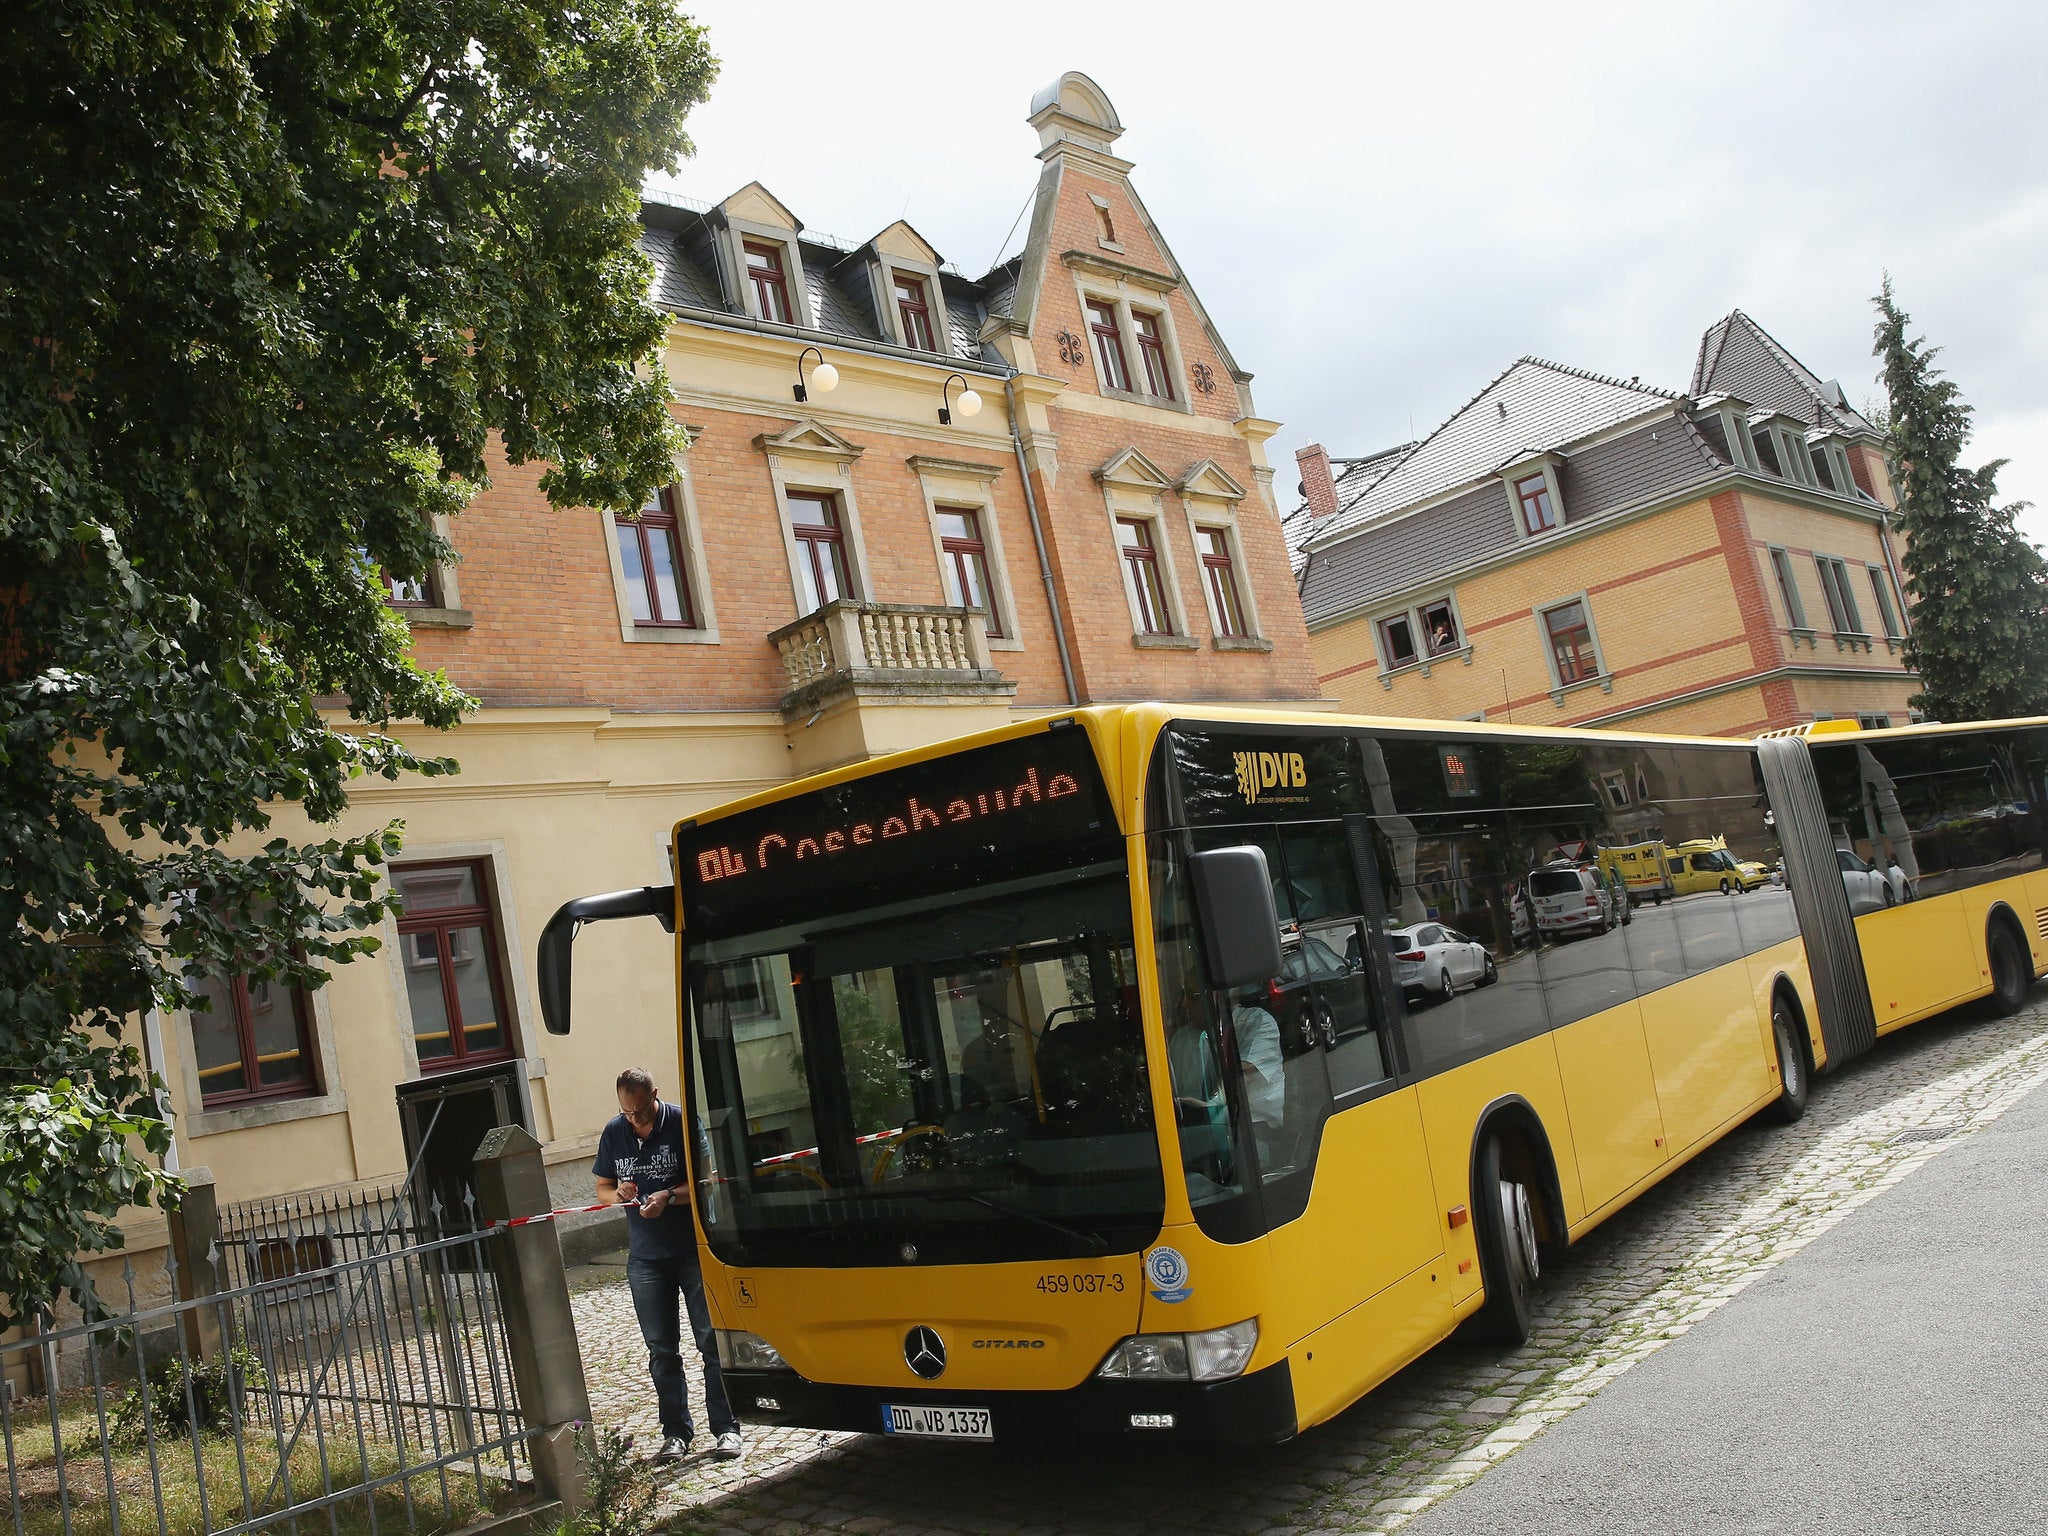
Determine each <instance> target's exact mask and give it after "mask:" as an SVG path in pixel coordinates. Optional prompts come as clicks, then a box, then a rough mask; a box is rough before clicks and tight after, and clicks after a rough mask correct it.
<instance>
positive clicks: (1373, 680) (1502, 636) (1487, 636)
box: [1309, 489, 1918, 735]
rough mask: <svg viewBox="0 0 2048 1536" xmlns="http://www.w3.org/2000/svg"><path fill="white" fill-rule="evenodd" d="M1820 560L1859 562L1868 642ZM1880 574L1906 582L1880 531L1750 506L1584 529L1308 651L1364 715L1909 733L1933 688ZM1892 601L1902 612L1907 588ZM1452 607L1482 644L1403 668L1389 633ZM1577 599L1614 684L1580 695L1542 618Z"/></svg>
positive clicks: (1331, 628) (1357, 619) (1399, 600)
mask: <svg viewBox="0 0 2048 1536" xmlns="http://www.w3.org/2000/svg"><path fill="white" fill-rule="evenodd" d="M1774 545H1775V546H1778V547H1780V548H1783V549H1785V550H1786V552H1787V555H1788V564H1789V566H1790V568H1791V571H1792V573H1793V577H1794V581H1795V587H1796V591H1797V593H1798V595H1799V599H1800V601H1801V603H1802V606H1803V613H1802V615H1801V617H1803V619H1804V621H1805V623H1804V625H1803V626H1795V625H1794V624H1793V622H1792V615H1791V614H1790V613H1789V611H1788V609H1787V607H1786V604H1785V601H1784V599H1783V597H1782V595H1781V594H1780V591H1779V588H1778V581H1777V574H1776V569H1775V567H1774V566H1773V564H1772V561H1771V558H1770V553H1769V551H1770V548H1771V547H1772V546H1774ZM1816 554H1820V555H1824V556H1832V557H1835V558H1839V559H1841V560H1842V561H1843V562H1844V563H1845V565H1846V567H1847V569H1848V570H1849V572H1850V574H1851V577H1852V580H1853V581H1854V582H1855V583H1856V587H1855V592H1856V597H1857V600H1858V617H1859V618H1860V620H1861V621H1862V624H1863V628H1864V630H1865V631H1867V635H1866V636H1865V637H1863V638H1845V637H1842V636H1838V635H1837V634H1836V633H1835V631H1834V628H1833V625H1832V623H1831V622H1830V619H1829V609H1828V606H1827V601H1826V598H1825V596H1824V594H1823V592H1822V588H1821V578H1820V576H1819V573H1818V571H1817V569H1816V567H1815V564H1814V556H1815V555H1816ZM1894 557H1895V556H1894ZM1872 567H1875V568H1876V569H1877V570H1879V571H1880V572H1884V573H1887V580H1888V581H1889V579H1890V578H1889V574H1888V573H1889V572H1890V570H1891V569H1892V567H1891V566H1890V565H1889V564H1888V556H1887V552H1886V550H1885V547H1884V544H1883V542H1882V540H1881V537H1880V531H1879V524H1878V523H1877V521H1876V520H1875V519H1874V518H1871V517H1867V516H1857V515H1849V514H1846V513H1841V512H1832V511H1827V510H1823V509H1822V508H1819V507H1816V506H1811V505H1807V504H1803V503H1799V502H1793V501H1789V500H1778V499H1776V498H1773V497H1770V496H1768V495H1764V494H1760V493H1758V492H1755V491H1752V490H1748V489H1744V490H1741V491H1739V492H1723V493H1721V494H1719V495H1701V496H1700V497H1698V498H1696V499H1694V500H1690V501H1686V502H1682V503H1680V504H1678V505H1674V506H1668V507H1664V508H1660V509H1656V510H1652V511H1648V512H1645V513H1641V514H1636V515H1626V516H1622V517H1618V518H1615V519H1612V520H1610V521H1605V522H1602V523H1600V524H1597V525H1593V526H1585V527H1581V526H1574V525H1569V524H1568V525H1567V526H1566V528H1565V529H1564V531H1563V534H1562V536H1556V537H1553V538H1545V539H1541V540H1532V541H1530V542H1528V543H1526V544H1524V545H1523V546H1521V547H1520V548H1518V549H1517V550H1516V551H1514V552H1513V553H1512V554H1511V555H1508V556H1505V557H1502V558H1501V559H1499V560H1497V561H1494V562H1490V563H1488V564H1487V565H1484V566H1482V567H1480V568H1478V569H1475V570H1474V571H1473V572H1472V573H1471V574H1469V575H1466V576H1462V577H1457V576H1454V577H1453V578H1451V579H1449V580H1445V581H1442V582H1439V583H1437V584H1435V585H1432V586H1425V587H1418V588H1415V589H1414V590H1413V591H1411V592H1408V593H1404V594H1400V595H1397V596H1393V597H1390V598H1388V599H1387V600H1386V601H1385V602H1383V603H1380V604H1376V605H1374V606H1372V607H1371V608H1368V609H1366V610H1365V611H1363V612H1359V613H1355V614H1350V615H1346V616H1345V617H1343V618H1341V619H1338V620H1336V621H1334V622H1330V623H1326V624H1323V625H1321V626H1319V627H1317V628H1314V629H1312V630H1311V631H1310V637H1309V643H1310V647H1311V649H1312V651H1313V652H1314V655H1315V659H1316V672H1317V676H1318V677H1319V678H1320V679H1321V681H1322V684H1323V688H1324V691H1325V692H1326V693H1328V694H1329V695H1330V696H1331V697H1332V698H1333V699H1335V700H1336V701H1337V704H1338V707H1339V708H1341V709H1344V710H1346V711H1357V712H1359V713H1370V714H1390V715H1400V716H1409V717H1418V718H1433V719H1466V718H1484V719H1486V720H1490V721H1495V722H1501V723H1513V724H1518V725H1591V726H1603V725H1616V726H1619V725H1623V724H1626V725H1627V726H1628V727H1629V728H1633V729H1644V730H1655V731H1682V732H1686V733H1690V734H1700V735H1751V734H1754V733H1755V732H1757V731H1760V730H1765V729H1770V728H1775V727H1777V726H1781V725H1791V724H1797V723H1800V722H1802V721H1806V720H1812V719H1816V718H1829V717H1839V718H1854V717H1856V716H1859V715H1863V716H1869V715H1880V716H1885V717H1888V719H1889V720H1890V721H1891V722H1892V723H1894V724H1904V723H1905V722H1906V720H1907V718H1908V705H1907V700H1908V698H1909V697H1910V696H1911V695H1912V694H1913V693H1914V692H1915V691H1917V686H1918V684H1917V681H1916V680H1915V679H1914V678H1913V677H1912V675H1911V674H1909V673H1907V672H1906V670H1905V668H1904V666H1903V664H1902V662H1901V660H1900V647H1899V644H1898V642H1897V641H1896V640H1894V639H1891V638H1889V637H1887V636H1886V634H1885V633H1884V630H1885V626H1884V624H1883V622H1882V620H1881V617H1880V613H1879V610H1878V605H1877V602H1876V599H1875V597H1874V595H1873V594H1872V592H1871V590H1870V588H1869V585H1868V571H1869V570H1870V568H1872ZM1888 591H1889V592H1890V593H1891V594H1892V603H1893V611H1894V613H1897V612H1898V609H1899V604H1898V597H1897V587H1896V584H1895V583H1893V584H1891V585H1890V586H1889V587H1888ZM1445 597H1448V598H1450V599H1451V600H1452V601H1453V603H1454V604H1455V609H1456V612H1457V615H1458V619H1459V624H1460V629H1461V634H1462V637H1463V639H1464V640H1465V642H1466V644H1465V645H1464V646H1463V647H1462V648H1461V649H1460V650H1458V651H1454V652H1451V653H1449V654H1447V655H1445V656H1443V657H1440V658H1435V659H1427V660H1424V661H1423V662H1421V663H1420V664H1418V665H1414V666H1408V667H1403V668H1399V669H1394V670H1388V669H1386V668H1385V666H1384V664H1383V661H1382V657H1381V651H1380V646H1381V640H1380V635H1379V628H1378V626H1379V620H1380V619H1381V618H1382V617H1384V616H1386V615H1387V614H1390V613H1398V612H1402V611H1409V612H1413V611H1415V610H1417V609H1419V608H1420V607H1421V605H1423V604H1425V603H1428V602H1431V601H1433V600H1436V599H1439V598H1445ZM1573 599H1582V600H1583V601H1584V603H1585V605H1586V609H1587V611H1588V613H1589V615H1590V622H1591V627H1592V630H1593V635H1594V641H1595V646H1596V649H1597V652H1598V656H1599V660H1600V673H1599V675H1598V676H1597V677H1596V678H1595V679H1593V680H1590V681H1581V682H1577V683H1575V684H1566V683H1564V682H1562V680H1561V679H1560V677H1559V674H1558V673H1557V671H1556V670H1555V667H1554V664H1553V661H1552V658H1551V655H1550V650H1549V646H1548V643H1547V639H1546V635H1545V632H1544V628H1543V624H1542V619H1541V615H1542V614H1543V613H1544V612H1545V611H1546V610H1549V609H1553V608H1555V607H1557V606H1559V605H1561V604H1564V603H1568V602H1570V601H1572V600H1573ZM1814 626H1818V628H1817V629H1816V628H1815V627H1814Z"/></svg>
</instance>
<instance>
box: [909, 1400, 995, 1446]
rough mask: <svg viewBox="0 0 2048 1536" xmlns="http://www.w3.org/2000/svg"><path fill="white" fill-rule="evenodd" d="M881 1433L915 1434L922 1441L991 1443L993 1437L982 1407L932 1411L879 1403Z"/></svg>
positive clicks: (922, 1405) (922, 1407) (926, 1406)
mask: <svg viewBox="0 0 2048 1536" xmlns="http://www.w3.org/2000/svg"><path fill="white" fill-rule="evenodd" d="M882 1433H883V1434H885V1435H916V1436H919V1437H920V1438H923V1439H926V1440H993V1439H995V1437H996V1434H995V1428H994V1426H993V1425H991V1424H990V1423H989V1413H988V1410H987V1409H986V1408H934V1407H930V1406H928V1405H925V1404H918V1405H916V1406H912V1407H901V1406H898V1405H897V1404H894V1403H884V1404H882Z"/></svg>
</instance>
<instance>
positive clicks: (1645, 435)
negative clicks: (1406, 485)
mask: <svg viewBox="0 0 2048 1536" xmlns="http://www.w3.org/2000/svg"><path fill="white" fill-rule="evenodd" d="M1562 458H1563V463H1562V465H1561V467H1560V468H1559V470H1558V493H1559V495H1560V497H1561V498H1562V500H1563V502H1564V519H1565V522H1566V524H1567V525H1571V524H1576V523H1582V522H1587V521H1590V520H1592V519H1594V518H1598V517H1602V516H1605V515H1607V514H1608V513H1611V512H1617V511H1620V510H1622V509H1623V508H1626V507H1631V506H1639V505H1641V504H1642V503H1644V502H1647V501H1652V500H1655V499H1656V498H1658V497H1659V496H1663V495H1667V494H1669V493H1672V492H1675V491H1680V490H1683V489H1684V488H1685V487H1686V486H1687V485H1689V484H1692V483H1694V482H1697V481H1703V480H1706V479H1708V478H1710V477H1712V476H1713V475H1715V474H1718V473H1720V472H1722V471H1725V470H1726V469H1727V468H1728V467H1729V466H1728V464H1727V461H1726V460H1725V459H1724V458H1722V457H1721V456H1719V455H1717V454H1716V453H1714V452H1713V450H1712V449H1711V448H1710V447H1709V446H1708V444H1707V442H1706V440H1705V439H1704V438H1703V437H1701V436H1700V434H1699V432H1698V431H1697V430H1695V428H1694V427H1693V424H1692V423H1691V422H1690V421H1688V420H1686V419H1685V418H1684V417H1683V416H1680V415H1677V414H1675V413H1674V414H1670V415H1665V416H1661V417H1657V418H1654V419H1651V420H1649V421H1646V422H1645V423H1644V424H1643V425H1641V426H1639V427H1637V428H1636V429H1635V430H1634V431H1631V432H1624V433H1622V434H1621V435H1619V436H1616V437H1611V438H1606V439H1604V440H1603V441H1601V442H1597V443H1594V444H1593V445H1591V446H1590V447H1587V448H1584V449H1581V450H1579V451H1577V452H1575V453H1569V454H1565V455H1563V456H1562ZM1515 544H1516V536H1515V521H1514V514H1513V512H1512V510H1511V509H1510V507H1509V505H1508V492H1507V487H1506V485H1504V484H1503V483H1502V482H1501V481H1500V480H1498V479H1492V478H1489V479H1487V480H1485V481H1483V482H1481V483H1480V484H1478V485H1476V486H1474V487H1473V488H1472V489H1471V490H1468V491H1466V492H1465V493H1464V494H1462V495H1459V496H1454V497H1452V498H1451V499H1450V500H1448V501H1445V502H1440V503H1438V504H1437V505H1435V506H1433V507H1430V508H1429V509H1428V510H1427V511H1425V512H1421V513H1418V514H1416V515H1415V516H1413V517H1397V518H1390V519H1384V520H1382V521H1380V522H1377V523H1373V524H1369V525H1367V526H1366V527H1364V528H1363V529H1361V530H1360V531H1359V532H1357V533H1355V534H1354V535H1352V536H1351V537H1350V538H1346V539H1339V540H1337V541H1335V542H1333V543H1327V544H1326V543H1323V542H1322V541H1320V540H1318V542H1317V544H1316V547H1315V548H1314V549H1313V550H1311V551H1310V552H1309V554H1308V561H1307V566H1306V569H1305V570H1304V571H1303V572H1302V573H1301V580H1300V587H1301V606H1302V612H1303V615H1304V616H1305V617H1306V618H1307V619H1308V621H1309V623H1311V624H1314V623H1316V622H1318V621H1320V620H1324V619H1331V618H1336V617H1339V616H1341V615H1343V614H1347V613H1351V612H1355V611H1357V610H1359V609H1361V608H1365V607H1369V606H1371V605H1372V604H1373V603H1375V602H1377V601H1379V600H1380V599H1382V598H1392V597H1395V596H1397V595H1399V594H1401V593H1405V592H1411V591H1413V590H1415V589H1416V588H1418V587H1422V586H1426V585H1427V584H1428V583H1430V582H1431V581H1433V580H1436V579H1437V578H1439V577H1449V576H1450V575H1451V574H1452V573H1453V572H1456V571H1458V570H1461V569H1463V568H1465V567H1467V566H1470V565H1473V564H1476V563H1478V562H1479V561H1482V560H1487V559H1491V558H1492V557H1493V556H1495V555H1501V554H1505V553H1507V552H1508V551H1509V550H1511V549H1513V548H1514V547H1515ZM1446 585H1448V582H1446Z"/></svg>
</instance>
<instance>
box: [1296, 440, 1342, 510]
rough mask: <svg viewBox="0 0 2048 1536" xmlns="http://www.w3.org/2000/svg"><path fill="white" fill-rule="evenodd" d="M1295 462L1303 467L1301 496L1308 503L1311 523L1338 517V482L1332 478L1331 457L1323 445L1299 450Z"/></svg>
mask: <svg viewBox="0 0 2048 1536" xmlns="http://www.w3.org/2000/svg"><path fill="white" fill-rule="evenodd" d="M1294 462H1295V463H1296V464H1299V465H1300V466H1301V494H1302V495H1303V496H1304V497H1305V498H1307V501H1308V515H1309V520H1310V521H1311V522H1316V523H1320V522H1321V521H1322V520H1323V519H1324V518H1326V517H1335V516H1336V515H1337V482H1336V481H1335V480H1333V479H1331V478H1330V455H1329V452H1328V450H1326V449H1325V448H1324V447H1323V445H1322V444H1321V443H1310V444H1309V445H1308V446H1307V447H1306V448H1297V449H1296V450H1295V452H1294Z"/></svg>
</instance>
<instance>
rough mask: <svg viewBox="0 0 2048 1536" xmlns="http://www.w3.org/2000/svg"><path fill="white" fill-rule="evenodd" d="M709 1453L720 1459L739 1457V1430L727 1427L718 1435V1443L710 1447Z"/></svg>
mask: <svg viewBox="0 0 2048 1536" xmlns="http://www.w3.org/2000/svg"><path fill="white" fill-rule="evenodd" d="M711 1454H712V1455H713V1456H715V1457H717V1458H718V1459H719V1460H720V1461H738V1460H739V1458H740V1432H739V1431H738V1430H736V1429H728V1430H727V1431H726V1432H725V1433H724V1434H722V1435H720V1436H719V1437H718V1443H717V1444H716V1445H714V1446H712V1447H711Z"/></svg>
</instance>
